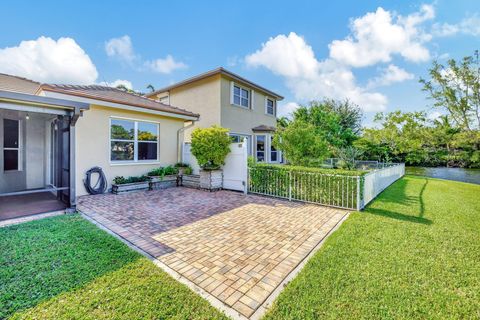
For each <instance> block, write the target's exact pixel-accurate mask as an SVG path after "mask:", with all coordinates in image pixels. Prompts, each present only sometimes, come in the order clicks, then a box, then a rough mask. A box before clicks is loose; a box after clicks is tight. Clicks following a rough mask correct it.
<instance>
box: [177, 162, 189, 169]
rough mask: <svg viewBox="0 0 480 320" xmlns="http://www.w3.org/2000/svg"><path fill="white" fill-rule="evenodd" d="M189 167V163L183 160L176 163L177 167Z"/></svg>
mask: <svg viewBox="0 0 480 320" xmlns="http://www.w3.org/2000/svg"><path fill="white" fill-rule="evenodd" d="M187 167H190V165H189V164H188V163H183V162H177V163H175V168H187Z"/></svg>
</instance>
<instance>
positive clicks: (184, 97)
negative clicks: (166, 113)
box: [157, 75, 221, 141]
mask: <svg viewBox="0 0 480 320" xmlns="http://www.w3.org/2000/svg"><path fill="white" fill-rule="evenodd" d="M163 96H165V93H159V95H157V97H163ZM169 97H170V100H169V101H170V105H172V106H175V107H179V108H184V109H187V110H188V111H191V112H194V113H198V114H200V119H199V120H198V121H197V122H196V123H195V126H194V127H192V128H190V129H187V130H185V141H189V140H190V134H191V133H192V131H193V129H195V128H207V127H210V126H212V125H214V124H216V125H220V122H221V118H220V75H216V76H212V77H209V78H206V79H202V80H200V81H196V82H194V83H191V84H187V85H184V86H182V87H179V88H174V89H172V90H170V92H169Z"/></svg>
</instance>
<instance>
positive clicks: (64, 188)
mask: <svg viewBox="0 0 480 320" xmlns="http://www.w3.org/2000/svg"><path fill="white" fill-rule="evenodd" d="M198 118H199V115H198V114H196V113H193V112H190V111H187V110H184V109H180V108H176V107H173V106H171V105H166V104H163V103H160V102H157V101H154V100H152V99H148V98H146V97H143V96H139V95H135V94H131V93H127V92H125V91H122V90H119V89H116V88H110V87H103V86H97V85H92V86H78V85H52V84H40V83H37V82H34V81H30V80H28V79H24V78H19V77H15V76H10V75H4V74H0V135H1V136H2V137H3V138H1V139H0V202H2V206H3V207H4V208H5V204H6V203H7V200H9V201H10V202H11V203H12V201H15V199H18V201H17V202H18V204H19V203H30V202H31V203H32V205H31V208H35V207H39V206H40V207H41V206H42V205H43V206H48V205H47V204H49V203H50V202H48V201H51V203H53V202H55V201H57V202H58V201H59V200H60V201H62V202H63V203H64V204H65V205H66V206H75V201H76V197H77V196H80V195H84V194H86V189H85V187H84V185H83V179H84V177H85V173H86V171H87V170H89V169H90V168H92V167H95V166H99V167H101V168H102V169H103V171H104V172H105V175H106V178H107V181H108V183H109V187H110V186H111V182H112V180H113V178H114V177H115V176H136V175H142V174H145V173H147V172H148V171H149V170H151V169H153V168H157V167H159V166H164V165H171V164H174V163H176V162H178V161H179V160H180V159H179V154H180V152H179V150H180V147H181V145H182V143H183V134H182V131H183V130H184V128H185V123H190V122H192V121H196V120H198ZM52 194H55V195H56V199H55V197H54V199H51V198H52ZM15 197H17V198H15ZM18 197H21V198H18ZM44 198H45V199H44ZM35 199H37V200H38V201H37V200H35ZM35 201H37V202H35ZM13 203H14V202H13ZM2 206H0V219H1V213H2V212H1V211H2V208H1V207H2ZM44 211H46V210H44Z"/></svg>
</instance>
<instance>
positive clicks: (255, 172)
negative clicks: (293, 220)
mask: <svg viewBox="0 0 480 320" xmlns="http://www.w3.org/2000/svg"><path fill="white" fill-rule="evenodd" d="M248 170H249V179H248V192H250V193H256V194H261V195H266V196H272V197H276V198H284V199H288V200H297V201H303V202H311V203H318V204H322V205H327V206H332V207H339V208H347V209H357V208H358V206H359V205H360V203H361V199H360V177H357V176H346V175H336V174H325V173H321V172H307V171H291V170H286V169H283V168H268V167H261V166H258V167H253V168H249V169H248Z"/></svg>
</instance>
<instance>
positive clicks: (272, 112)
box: [265, 98, 275, 116]
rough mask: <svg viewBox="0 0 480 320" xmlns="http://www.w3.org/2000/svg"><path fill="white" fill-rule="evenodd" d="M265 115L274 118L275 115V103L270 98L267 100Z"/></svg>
mask: <svg viewBox="0 0 480 320" xmlns="http://www.w3.org/2000/svg"><path fill="white" fill-rule="evenodd" d="M265 113H266V114H269V115H272V116H274V115H275V101H274V100H272V99H269V98H266V99H265Z"/></svg>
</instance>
